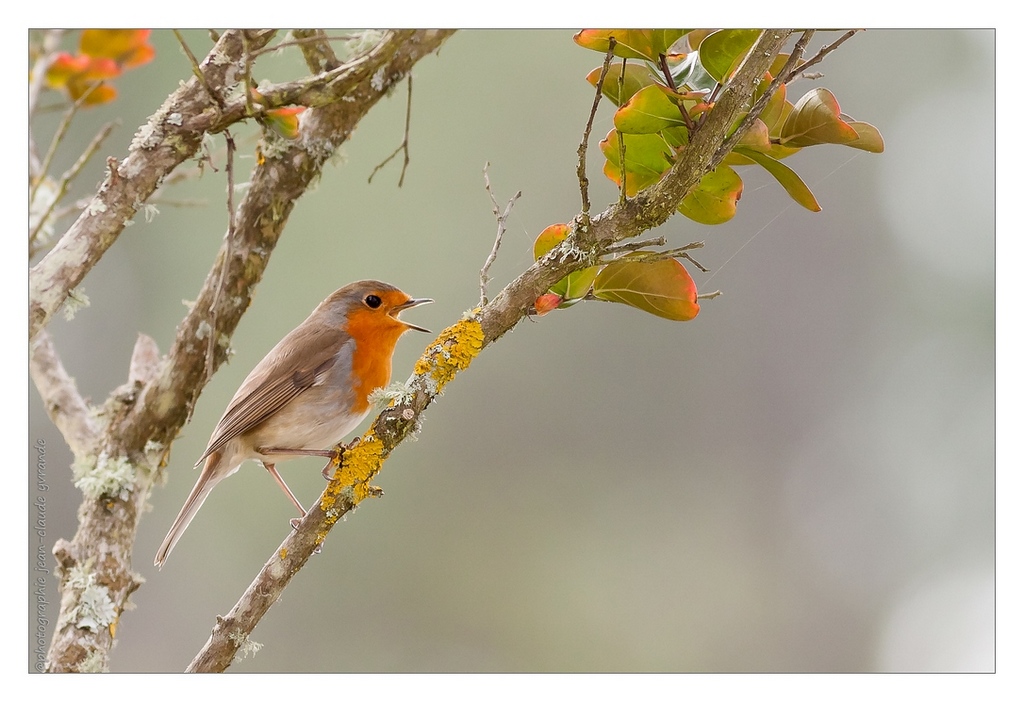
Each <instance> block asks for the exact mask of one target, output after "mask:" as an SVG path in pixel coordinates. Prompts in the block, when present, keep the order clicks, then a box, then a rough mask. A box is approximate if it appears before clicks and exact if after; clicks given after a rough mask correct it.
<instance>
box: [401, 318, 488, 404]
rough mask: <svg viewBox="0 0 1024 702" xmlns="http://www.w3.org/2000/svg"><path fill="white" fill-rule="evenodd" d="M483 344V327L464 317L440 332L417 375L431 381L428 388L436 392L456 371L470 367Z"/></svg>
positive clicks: (425, 354) (417, 366) (417, 369)
mask: <svg viewBox="0 0 1024 702" xmlns="http://www.w3.org/2000/svg"><path fill="white" fill-rule="evenodd" d="M483 347H484V330H483V327H481V326H480V322H478V321H477V320H475V319H463V320H460V321H458V322H456V323H455V324H453V325H451V326H450V327H448V328H447V329H445V330H444V331H443V332H441V333H440V334H439V335H438V337H437V339H436V340H435V341H434V343H432V344H431V345H430V346H428V347H427V350H426V351H424V353H423V355H422V356H420V359H419V360H418V361H416V369H415V372H416V375H418V376H426V377H429V378H431V379H432V380H433V381H434V386H433V387H431V390H432V391H433V392H434V394H435V395H436V394H438V393H440V392H441V390H443V389H444V386H445V385H447V384H448V382H449V381H451V379H452V378H454V377H455V374H456V373H458V372H459V371H461V370H465V369H466V368H468V367H469V364H470V363H471V362H472V361H473V359H474V358H475V357H476V355H477V354H479V353H480V351H481V349H483Z"/></svg>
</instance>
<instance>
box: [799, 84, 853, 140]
mask: <svg viewBox="0 0 1024 702" xmlns="http://www.w3.org/2000/svg"><path fill="white" fill-rule="evenodd" d="M839 114H840V112H839V101H838V100H836V96H835V95H833V94H832V93H831V92H829V91H828V90H827V89H825V88H815V89H814V90H812V91H810V92H809V93H807V94H806V95H804V96H803V97H802V98H800V100H799V101H798V102H797V103H796V105H794V106H793V111H792V112H791V113H790V114H789V117H788V118H787V119H786V123H785V124H784V125H783V127H782V134H781V135H780V137H779V139H780V141H781V143H782V144H783V145H785V146H813V145H814V144H846V143H849V142H851V141H856V140H857V139H859V138H860V135H859V134H858V133H857V130H856V129H854V128H853V127H851V126H850V125H849V124H847V123H846V122H844V121H843V119H842V117H840V116H839Z"/></svg>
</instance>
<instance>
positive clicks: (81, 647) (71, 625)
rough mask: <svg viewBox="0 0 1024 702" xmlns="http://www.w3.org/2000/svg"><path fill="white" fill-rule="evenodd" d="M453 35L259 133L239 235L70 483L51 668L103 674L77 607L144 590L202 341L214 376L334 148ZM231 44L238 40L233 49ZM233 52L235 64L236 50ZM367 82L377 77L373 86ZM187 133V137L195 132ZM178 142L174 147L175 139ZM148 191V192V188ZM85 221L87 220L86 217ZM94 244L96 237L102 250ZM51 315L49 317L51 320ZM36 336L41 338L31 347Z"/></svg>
mask: <svg viewBox="0 0 1024 702" xmlns="http://www.w3.org/2000/svg"><path fill="white" fill-rule="evenodd" d="M450 34H451V32H442V31H423V32H392V33H388V34H386V35H385V36H384V37H383V38H382V40H381V43H380V44H378V46H377V47H375V48H374V49H373V50H372V51H371V52H370V55H372V57H373V62H372V63H371V65H373V66H375V68H374V70H373V72H372V73H371V74H369V75H367V80H366V81H365V84H357V85H353V86H351V87H350V89H348V90H347V92H345V93H343V94H344V95H346V96H348V97H350V98H351V99H350V100H340V99H339V100H338V101H337V102H336V103H335V104H327V105H324V106H322V107H320V108H316V109H312V110H310V111H309V112H307V113H306V115H305V116H304V118H303V120H302V122H301V131H300V134H299V137H298V138H297V139H296V140H294V141H288V142H282V141H280V140H279V137H276V135H271V134H270V133H268V134H266V135H265V138H266V139H269V140H275V141H274V143H273V148H269V147H268V148H263V149H262V150H261V154H262V155H261V157H260V159H258V165H257V167H256V168H255V170H254V172H253V173H252V177H251V186H250V188H249V190H248V192H247V193H246V196H245V197H244V198H243V200H242V202H241V203H240V204H239V206H238V208H237V212H236V213H235V215H236V216H235V220H236V229H237V233H236V236H235V237H233V238H231V240H230V241H229V240H227V239H226V240H225V241H224V243H223V244H222V245H221V249H220V251H219V253H218V256H217V258H216V261H215V263H214V265H213V267H212V268H211V269H210V271H209V273H208V274H207V277H206V280H205V282H204V284H203V287H202V290H201V291H200V292H199V295H198V297H197V299H196V302H195V303H194V304H193V306H192V308H191V309H190V310H189V312H188V314H187V315H186V316H185V318H184V319H183V320H182V322H181V323H180V324H179V326H178V329H177V333H176V336H175V340H174V343H173V345H172V346H171V348H170V350H169V352H168V354H167V356H166V357H165V358H163V359H161V360H159V361H157V360H156V358H155V356H157V353H156V351H155V348H154V347H153V346H151V345H150V344H147V343H145V342H144V341H143V340H141V339H140V342H139V344H137V346H136V354H134V355H133V362H132V371H131V373H130V377H131V382H129V383H128V384H126V385H125V386H122V387H121V388H119V389H118V390H116V391H115V392H114V393H113V394H112V395H111V398H110V399H109V400H108V401H107V403H106V404H105V406H104V408H103V417H104V426H103V428H102V430H101V435H100V437H99V438H98V440H97V445H96V447H95V449H94V450H93V451H92V452H91V455H92V457H93V458H94V459H95V463H94V464H90V465H87V466H84V467H83V468H82V471H81V473H82V475H81V477H80V478H79V480H78V482H77V483H76V484H77V485H79V486H80V487H82V489H83V492H84V493H85V498H84V500H83V503H82V506H81V507H80V509H79V529H78V532H77V533H76V534H75V537H74V539H73V540H72V541H70V542H68V541H60V542H58V544H57V545H56V546H55V548H54V552H55V555H56V556H57V560H58V562H59V568H58V571H59V575H60V578H61V583H60V589H61V592H62V598H61V606H60V613H59V618H58V621H57V624H56V630H55V633H54V638H53V641H52V644H51V648H50V651H49V654H48V659H47V660H48V670H50V671H74V670H83V669H96V670H103V669H105V667H106V660H107V656H108V654H109V650H110V648H111V646H112V645H113V642H114V629H113V627H111V626H108V625H107V623H106V622H99V623H98V624H99V625H98V626H84V625H83V624H82V621H81V617H82V612H83V611H84V610H83V609H82V608H81V606H80V605H81V604H82V602H83V601H85V599H88V600H89V601H96V600H97V599H99V600H100V601H102V602H104V603H106V604H105V607H104V611H105V612H109V613H110V615H111V616H112V617H113V619H112V620H111V622H110V623H114V622H116V617H117V616H120V614H121V613H122V612H123V610H124V607H125V605H126V604H127V602H128V597H129V596H130V594H131V593H132V592H133V591H134V590H135V589H136V588H137V587H138V586H139V583H140V582H141V580H140V579H139V577H138V576H136V575H135V574H134V572H133V571H132V569H131V553H132V548H133V546H134V540H135V534H136V531H137V527H138V519H139V516H140V514H141V513H142V511H143V508H144V505H145V502H146V499H147V497H148V495H149V493H150V491H151V489H152V484H153V478H154V475H155V473H156V468H157V467H158V466H159V465H161V464H162V463H163V462H164V461H165V460H166V457H167V454H168V451H169V446H170V445H171V442H172V441H173V439H174V438H175V437H176V436H177V434H178V431H179V430H180V428H181V426H182V425H183V424H184V422H185V421H186V418H187V417H188V415H189V413H190V411H191V408H192V406H193V405H194V403H195V401H196V399H197V398H198V396H199V393H200V392H201V390H202V388H203V387H204V386H205V384H206V382H207V381H208V379H209V378H208V376H207V372H206V371H207V345H206V344H205V343H203V340H204V339H207V338H213V339H214V340H215V350H214V358H213V368H214V369H216V367H218V366H219V365H220V363H222V362H223V361H224V359H225V357H226V347H227V344H228V341H229V339H230V336H231V334H232V333H233V332H234V330H235V328H236V326H237V324H238V322H239V321H240V319H241V317H242V314H243V313H244V312H245V310H246V309H247V308H248V306H249V302H250V300H251V296H252V292H253V290H254V288H255V285H256V284H257V283H258V282H259V280H260V279H261V278H262V275H263V272H264V270H265V267H266V265H267V262H268V260H269V256H270V253H271V252H272V251H273V248H274V245H275V244H276V243H277V241H278V239H279V237H280V235H281V233H282V231H283V229H284V226H285V224H286V222H287V220H288V217H289V215H290V213H291V211H292V209H293V207H294V205H295V201H296V200H297V199H298V198H299V197H300V196H301V195H302V194H303V193H304V192H305V191H306V190H307V189H308V187H309V186H310V184H311V183H313V182H314V181H316V179H317V178H319V176H320V173H321V171H322V169H323V167H324V166H325V165H326V164H327V163H328V162H329V159H330V158H331V156H332V155H333V153H334V150H335V149H336V148H337V147H338V146H340V145H341V144H342V143H343V142H344V141H345V140H346V139H347V137H348V136H349V134H351V132H352V131H353V129H354V128H355V126H356V124H357V123H358V122H359V120H360V119H361V118H362V117H363V116H364V115H365V114H366V112H367V111H368V110H369V109H370V108H371V107H372V106H373V105H374V104H376V103H377V102H378V101H379V100H380V98H381V97H383V96H384V95H386V94H387V90H388V88H389V87H390V86H391V85H392V84H394V83H395V82H396V81H399V80H402V79H403V78H404V77H405V75H406V74H407V73H408V72H409V70H410V69H411V67H412V66H413V65H414V64H415V63H416V61H418V60H419V59H420V58H422V57H424V56H426V55H429V54H430V53H432V52H433V51H434V50H436V49H437V48H438V46H440V44H441V43H442V42H443V41H444V40H445V39H446V38H447V37H448V36H449V35H450ZM232 35H235V39H234V40H232V39H231V37H232ZM263 38H264V35H263V34H259V35H253V34H249V35H248V42H249V43H250V45H252V43H254V41H255V39H260V40H261V41H262V40H263ZM232 41H234V42H235V44H237V46H235V49H237V51H238V52H241V41H240V39H239V38H238V37H237V33H233V32H227V33H225V34H224V35H223V36H222V37H221V38H220V41H219V42H218V47H220V46H221V44H223V43H225V42H226V43H229V44H230V43H231V42H232ZM233 46H234V45H233ZM218 50H223V47H222V48H221V49H217V48H215V50H214V52H211V54H210V55H209V56H207V58H206V60H205V61H204V62H203V70H204V71H207V83H208V84H209V85H210V86H211V88H212V89H214V90H217V89H218V88H219V86H221V85H223V81H218V80H213V79H211V75H210V73H209V70H210V68H209V67H210V66H211V65H212V63H213V60H212V59H211V57H212V56H214V54H216V52H217V51H218ZM237 55H238V56H239V58H240V53H238V54H237ZM360 62H361V64H360V65H364V64H366V57H363V58H361V59H360ZM236 69H237V65H236ZM346 75H350V74H346ZM370 75H372V76H373V77H374V80H370ZM189 85H191V86H192V90H193V92H194V94H192V95H191V97H190V102H188V104H189V105H192V106H198V107H200V108H201V109H206V110H207V113H211V112H216V110H214V109H213V107H212V104H211V103H210V98H209V95H207V94H206V92H205V90H204V89H203V88H201V87H198V86H197V84H196V81H190V84H189ZM186 88H188V85H186ZM181 99H182V100H185V98H181ZM180 104H182V103H180V102H175V98H174V96H172V98H169V100H168V102H167V103H165V108H167V107H168V106H169V105H170V106H177V105H180ZM202 106H205V107H202ZM168 109H170V108H168ZM162 110H163V108H162ZM161 114H164V112H162V111H158V113H157V114H156V115H154V116H153V117H152V118H151V119H150V122H149V125H150V126H151V125H153V124H154V123H158V124H160V123H162V120H163V119H164V118H163V117H161ZM175 114H178V117H180V118H181V121H182V123H183V125H188V124H195V123H196V122H201V121H202V120H203V119H206V118H207V116H208V114H207V116H202V117H200V118H199V119H198V120H197V119H191V118H190V116H188V115H186V114H185V113H175ZM175 121H177V120H175ZM143 131H145V127H144V128H143ZM189 134H190V137H189V138H191V137H192V136H196V135H198V134H199V132H196V133H194V134H193V133H192V132H189ZM182 138H184V137H182ZM136 141H137V142H138V141H139V140H138V139H137V140H136ZM172 141H175V140H172ZM175 143H180V140H179V141H175ZM159 144H160V145H157V146H154V147H153V148H154V149H156V150H158V151H160V153H161V154H163V156H161V157H160V159H158V160H157V162H153V161H147V160H145V159H146V158H147V156H146V154H140V153H138V152H139V151H140V149H141V148H142V147H135V146H133V150H132V153H130V154H129V156H128V158H127V159H126V160H125V161H124V162H122V164H121V167H120V169H117V170H115V171H114V173H113V175H112V176H111V177H108V180H107V182H106V183H105V187H106V189H105V190H103V191H102V192H100V193H99V194H98V195H97V198H96V199H94V201H93V202H94V203H95V202H96V201H97V200H99V201H103V198H105V197H108V196H109V194H110V192H111V191H114V190H117V191H118V192H119V194H118V195H117V197H118V198H119V199H118V200H117V202H118V203H122V202H123V201H124V200H125V199H126V198H129V197H131V196H133V195H134V194H138V193H142V192H145V189H141V190H140V189H139V186H137V185H132V184H129V183H127V182H126V181H128V180H132V179H131V178H126V177H122V176H121V175H118V172H119V171H122V170H123V169H124V168H125V163H129V162H131V161H132V159H133V158H137V159H142V161H141V163H144V164H145V165H146V166H147V167H149V168H158V169H159V168H165V167H167V168H170V167H173V165H171V162H172V161H173V160H174V158H177V157H176V156H173V154H171V153H170V152H169V151H168V150H167V149H169V148H170V147H168V146H167V139H166V138H162V139H161V140H160V142H159ZM196 148H198V141H197V146H196ZM161 150H162V151H161ZM147 153H148V151H147ZM161 159H162V160H161ZM178 162H179V163H180V160H179V161H178ZM150 175H151V172H149V171H147V172H146V173H139V174H136V177H137V178H139V179H141V180H146V179H147V178H149V177H150ZM154 182H155V181H154ZM148 193H152V189H149V190H148ZM142 202H143V201H142V200H140V201H138V202H137V203H135V204H134V205H132V208H138V207H140V206H141V203H142ZM133 211H134V209H133ZM101 214H102V213H101ZM87 215H88V212H87V213H86V214H85V215H83V217H86V216H87ZM81 220H82V218H80V221H81ZM92 226H95V225H92ZM121 226H123V225H121ZM71 233H72V232H69V234H71ZM76 237H78V238H76V239H74V241H75V242H78V243H77V246H78V247H80V248H78V249H76V245H75V244H70V243H67V242H65V240H66V239H68V235H65V240H62V242H61V243H59V244H58V246H59V247H60V246H62V245H63V246H62V249H63V254H62V255H63V256H67V255H69V252H71V251H75V250H80V251H82V254H83V255H87V256H89V257H95V259H96V260H98V257H99V256H100V255H102V253H103V251H105V249H106V247H109V245H110V244H111V243H113V239H114V238H116V234H114V235H113V238H111V237H110V234H109V232H108V233H103V232H101V231H99V230H97V229H93V228H88V229H85V230H79V231H78V233H77V234H76ZM95 237H101V238H103V240H102V245H99V244H98V243H97V241H96V240H95ZM81 247H84V250H83V249H82V248H81ZM55 248H56V247H55ZM52 253H53V252H51V254H52ZM47 258H50V255H48V256H47ZM47 258H44V259H43V261H42V262H41V263H40V265H41V264H42V263H43V262H46V261H47ZM92 263H95V261H92V262H91V263H83V264H81V265H79V266H77V267H75V266H74V265H73V264H72V263H71V262H67V263H66V265H67V266H70V269H69V270H74V271H75V275H79V274H80V275H84V274H85V273H86V272H87V271H88V268H89V267H91V265H92ZM52 266H53V264H52V263H50V264H48V267H45V269H46V270H47V271H49V270H51V269H52ZM37 268H39V266H37ZM33 272H34V273H35V272H36V271H35V270H34V271H33ZM40 274H41V273H40ZM64 280H65V279H63V278H61V279H59V280H58V282H55V283H54V284H53V285H52V286H51V287H52V288H53V289H59V288H60V286H61V285H62V284H64V282H63V281H64ZM47 299H49V298H47ZM33 302H36V300H35V299H34V300H33ZM40 307H41V305H40ZM57 307H59V304H58V305H57ZM55 309H56V308H54V310H55ZM52 312H53V310H50V311H49V314H52ZM47 318H48V316H47V314H46V313H45V310H43V314H42V316H41V319H40V323H41V324H42V323H45V321H46V319H47ZM38 333H39V332H38V329H37V338H38ZM207 335H212V337H208V336H207ZM197 342H198V343H197ZM111 480H114V482H113V483H111V482H110V481H111ZM87 485H93V486H94V485H99V486H101V488H97V489H95V490H89V489H87V488H86V487H85V486H87ZM94 623H95V622H94Z"/></svg>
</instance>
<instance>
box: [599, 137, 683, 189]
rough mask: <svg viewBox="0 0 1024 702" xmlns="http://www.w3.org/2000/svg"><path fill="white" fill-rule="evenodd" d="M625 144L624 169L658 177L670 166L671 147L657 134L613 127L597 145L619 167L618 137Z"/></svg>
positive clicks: (616, 167)
mask: <svg viewBox="0 0 1024 702" xmlns="http://www.w3.org/2000/svg"><path fill="white" fill-rule="evenodd" d="M620 136H621V138H622V141H623V143H625V145H626V170H627V171H628V172H630V173H636V174H638V175H642V176H654V177H655V179H657V178H660V177H661V174H662V173H664V172H665V171H667V170H668V169H669V168H670V167H671V166H672V158H673V155H672V149H671V148H670V147H669V145H668V144H666V143H665V140H664V139H663V138H662V137H661V136H660V135H658V134H622V135H620V134H619V133H618V132H617V131H615V130H614V129H613V130H611V131H610V132H608V136H606V137H605V138H604V139H602V140H601V142H600V144H598V146H599V147H600V148H601V153H602V154H604V157H605V158H606V159H607V160H608V163H609V164H611V165H612V166H614V167H615V169H616V170H617V169H618V168H619V138H620Z"/></svg>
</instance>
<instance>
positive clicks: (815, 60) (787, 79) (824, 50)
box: [780, 29, 861, 83]
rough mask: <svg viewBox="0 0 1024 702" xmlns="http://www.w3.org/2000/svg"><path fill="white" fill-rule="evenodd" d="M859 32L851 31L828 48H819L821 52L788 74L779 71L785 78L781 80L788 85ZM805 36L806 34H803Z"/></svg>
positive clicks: (784, 71) (790, 70)
mask: <svg viewBox="0 0 1024 702" xmlns="http://www.w3.org/2000/svg"><path fill="white" fill-rule="evenodd" d="M859 31H861V30H859V29H851V30H850V31H848V32H847V33H846V34H844V35H843V36H841V37H839V38H838V39H836V40H835V41H834V42H832V43H831V44H829V45H828V46H823V47H822V48H821V50H820V51H818V53H816V54H815V55H814V56H812V57H811V58H809V59H807V61H806V62H804V63H802V64H800V65H799V66H794V67H792V68H790V69H789V71H788V72H786V70H785V69H784V70H782V71H780V73H782V74H783V75H784V76H785V77H784V78H783V80H784V81H785V82H786V83H789V82H790V81H791V80H793V79H794V78H796V77H797V75H798V74H800V73H801V72H803V71H805V70H807V69H808V68H810V67H811V66H813V65H814V64H816V63H820V62H821V60H822V59H823V58H825V57H826V56H828V55H829V54H831V53H832V52H833V51H835V50H836V49H838V48H839V45H840V44H842V43H843V42H845V41H846V40H847V39H850V38H851V37H852V36H853V35H855V34H856V33H857V32H859ZM812 33H813V32H812ZM805 34H806V32H805ZM801 39H803V37H801ZM807 39H808V41H810V37H808V38H807ZM804 45H805V46H806V42H805V44H804ZM794 53H795V51H794ZM791 58H792V57H791ZM786 65H787V66H788V65H789V64H788V63H787V64H786ZM816 77H817V76H816Z"/></svg>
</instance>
